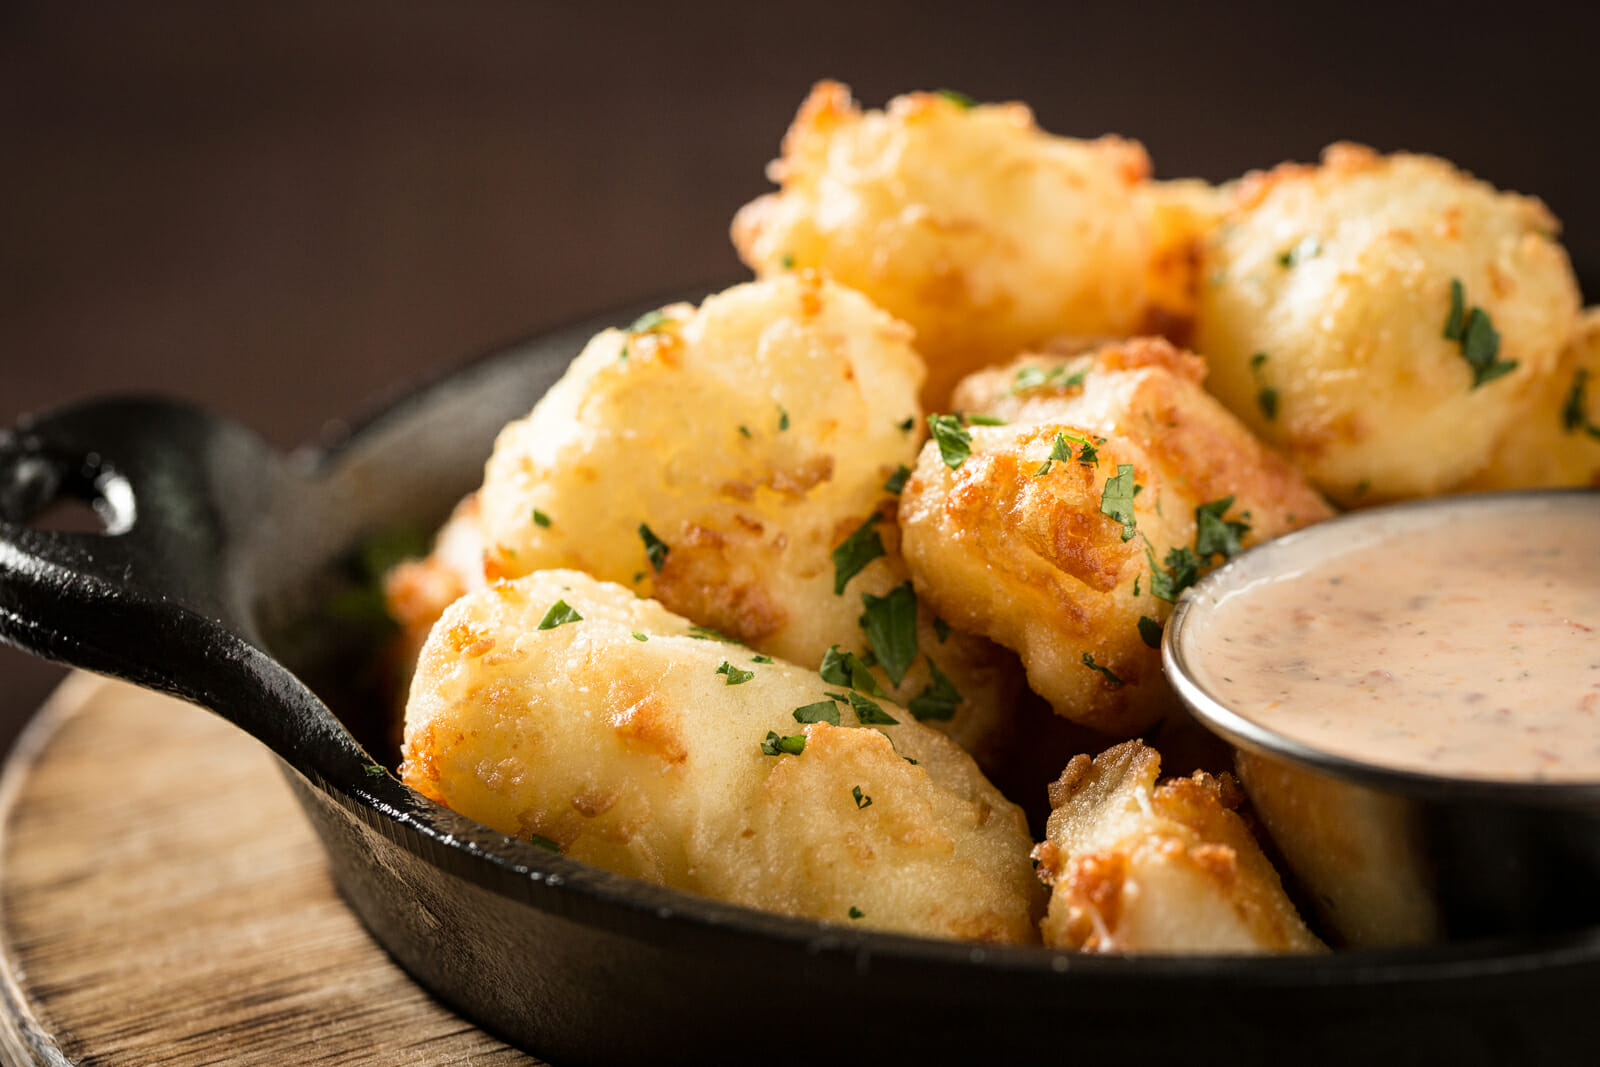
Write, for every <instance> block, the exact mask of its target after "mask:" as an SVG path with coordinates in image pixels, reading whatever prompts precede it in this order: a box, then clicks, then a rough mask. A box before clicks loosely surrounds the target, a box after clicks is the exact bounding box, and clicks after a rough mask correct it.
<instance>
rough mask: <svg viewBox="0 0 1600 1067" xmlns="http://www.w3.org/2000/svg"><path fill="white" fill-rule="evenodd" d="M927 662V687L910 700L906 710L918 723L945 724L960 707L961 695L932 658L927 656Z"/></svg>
mask: <svg viewBox="0 0 1600 1067" xmlns="http://www.w3.org/2000/svg"><path fill="white" fill-rule="evenodd" d="M927 660H928V685H927V687H926V688H924V689H923V690H922V692H921V693H918V694H917V695H916V696H914V697H912V698H911V701H910V703H908V704H907V705H906V710H907V711H909V712H910V713H911V714H912V716H914V717H915V718H916V719H917V721H919V722H927V721H929V720H933V721H936V722H945V721H948V720H949V719H951V718H953V717H954V716H955V713H956V709H957V708H959V707H960V706H961V694H960V692H958V691H957V690H956V687H955V685H954V684H952V683H951V681H950V679H949V678H947V677H945V673H944V672H943V671H941V670H940V669H939V665H938V664H937V663H935V662H933V657H932V656H929V657H927Z"/></svg>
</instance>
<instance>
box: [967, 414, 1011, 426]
mask: <svg viewBox="0 0 1600 1067" xmlns="http://www.w3.org/2000/svg"><path fill="white" fill-rule="evenodd" d="M961 417H962V419H964V420H965V421H966V424H967V425H968V426H1004V425H1005V424H1006V420H1005V419H1003V418H1001V417H1000V416H999V415H985V414H983V413H982V412H979V413H978V414H976V415H963V416H961Z"/></svg>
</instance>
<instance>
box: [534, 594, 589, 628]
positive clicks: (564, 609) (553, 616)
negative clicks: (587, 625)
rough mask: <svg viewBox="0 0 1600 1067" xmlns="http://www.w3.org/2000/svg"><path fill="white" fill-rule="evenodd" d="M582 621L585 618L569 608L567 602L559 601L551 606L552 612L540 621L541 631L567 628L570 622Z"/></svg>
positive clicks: (548, 612)
mask: <svg viewBox="0 0 1600 1067" xmlns="http://www.w3.org/2000/svg"><path fill="white" fill-rule="evenodd" d="M582 621H583V616H582V615H579V614H578V613H577V612H576V611H573V610H572V609H571V608H570V607H568V606H567V602H566V601H565V600H558V601H556V602H555V603H554V604H551V605H550V610H549V611H547V612H545V613H544V618H542V619H540V620H539V629H541V630H554V629H555V628H556V627H557V626H565V625H566V624H567V623H569V622H582Z"/></svg>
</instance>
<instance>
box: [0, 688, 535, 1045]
mask: <svg viewBox="0 0 1600 1067" xmlns="http://www.w3.org/2000/svg"><path fill="white" fill-rule="evenodd" d="M0 971H3V977H0V981H3V989H0V993H3V999H4V1000H5V1004H4V1011H3V1018H0V1059H3V1060H4V1062H6V1063H8V1064H28V1063H39V1064H52V1065H56V1064H63V1063H70V1064H84V1065H87V1064H95V1065H113V1064H116V1065H139V1067H144V1065H153V1064H163V1065H170V1067H183V1065H193V1064H212V1063H229V1064H252V1063H263V1064H265V1063H270V1064H287V1063H295V1064H441V1063H474V1064H533V1063H537V1062H538V1061H536V1060H534V1059H533V1058H531V1057H529V1056H527V1055H525V1054H523V1053H521V1052H517V1051H515V1050H513V1049H510V1048H508V1047H507V1046H505V1045H504V1044H502V1043H500V1042H499V1041H497V1040H495V1039H494V1038H492V1037H490V1036H488V1035H487V1034H484V1033H482V1032H481V1031H479V1030H477V1029H476V1028H474V1027H473V1026H472V1025H471V1024H470V1023H468V1022H466V1021H465V1020H463V1019H461V1018H460V1017H458V1016H456V1015H454V1014H452V1013H451V1012H450V1011H449V1010H448V1009H446V1008H444V1007H442V1006H441V1005H439V1004H437V1003H435V1002H434V1001H433V1000H431V999H430V998H429V996H428V994H426V993H425V992H423V991H422V990H421V989H420V988H418V987H417V986H416V985H414V984H413V983H412V982H411V980H410V979H409V978H407V977H406V975H405V973H404V972H402V971H401V970H400V969H399V968H398V967H397V966H396V965H395V964H394V963H393V962H391V961H390V960H389V958H388V957H387V956H386V955H385V954H384V953H383V951H382V950H381V949H380V948H379V947H378V946H377V945H376V944H375V943H374V942H373V941H372V940H371V939H370V938H369V937H368V936H367V934H366V932H365V931H364V930H363V929H362V927H361V925H360V924H359V922H358V921H357V920H356V918H355V916H354V915H353V914H352V913H350V912H349V911H348V910H346V908H345V906H344V904H343V903H342V902H341V901H340V899H339V897H338V894H337V893H336V892H335V890H334V887H333V884H332V882H331V881H330V879H329V876H328V873H327V870H326V868H325V866H324V863H323V856H322V851H321V847H320V846H319V844H318V843H317V840H316V838H315V836H314V835H313V834H312V832H311V830H310V828H309V827H308V826H307V825H306V823H305V822H304V820H303V819H302V817H301V814H300V810H299V808H298V807H297V805H296V804H295V802H294V800H293V798H292V796H291V794H290V792H289V790H288V787H287V785H286V783H285V782H284V781H283V778H282V775H281V773H280V771H279V768H278V765H277V763H276V761H275V760H274V759H273V757H272V756H271V755H270V754H269V753H268V752H267V751H266V749H264V748H263V747H261V746H260V745H259V744H258V743H257V742H255V741H254V740H252V739H250V738H248V737H246V736H245V735H244V734H242V733H239V732H238V731H237V730H235V729H233V728H232V727H230V726H228V725H226V724H225V723H223V722H222V721H221V720H220V719H217V718H215V717H213V716H212V715H211V714H210V713H209V712H206V711H203V710H201V709H199V708H195V707H192V706H190V705H187V704H183V703H180V702H178V701H175V700H172V699H170V698H167V697H162V696H158V695H155V694H152V693H148V692H145V691H143V690H140V689H135V688H133V687H130V686H127V685H124V684H121V683H117V682H111V681H106V680H103V679H99V678H93V677H90V676H87V675H74V676H72V677H71V678H69V679H68V680H67V682H66V683H65V684H64V685H63V686H62V688H61V689H60V690H58V691H57V692H56V694H55V696H54V697H52V698H51V700H50V702H49V704H48V705H47V706H46V707H45V709H44V710H43V711H42V712H41V713H40V715H39V717H38V718H36V719H35V720H34V722H33V723H32V724H31V726H30V727H29V729H28V731H27V733H26V734H25V735H24V737H23V739H22V741H21V742H20V743H19V745H18V747H17V749H16V751H15V753H14V754H13V756H12V759H11V761H10V763H9V764H8V766H7V768H6V771H5V774H4V778H3V780H0Z"/></svg>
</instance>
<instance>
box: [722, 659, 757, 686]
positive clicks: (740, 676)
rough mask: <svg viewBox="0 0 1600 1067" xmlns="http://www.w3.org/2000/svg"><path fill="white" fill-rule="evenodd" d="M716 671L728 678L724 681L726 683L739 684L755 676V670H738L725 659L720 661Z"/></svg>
mask: <svg viewBox="0 0 1600 1067" xmlns="http://www.w3.org/2000/svg"><path fill="white" fill-rule="evenodd" d="M716 673H717V674H721V675H725V676H726V677H727V679H728V680H727V682H726V683H724V684H726V685H741V684H743V683H745V682H748V681H749V680H750V679H752V678H754V677H755V676H756V672H755V671H746V670H740V669H739V668H738V667H735V666H734V665H733V664H731V663H729V662H728V661H727V660H723V661H722V665H721V666H720V667H718V668H717V670H716Z"/></svg>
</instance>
